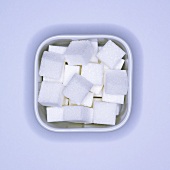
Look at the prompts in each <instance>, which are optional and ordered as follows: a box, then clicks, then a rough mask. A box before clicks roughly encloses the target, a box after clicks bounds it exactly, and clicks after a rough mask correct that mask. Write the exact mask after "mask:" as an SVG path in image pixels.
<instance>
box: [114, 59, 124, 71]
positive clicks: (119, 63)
mask: <svg viewBox="0 0 170 170" xmlns="http://www.w3.org/2000/svg"><path fill="white" fill-rule="evenodd" d="M124 62H125V60H124V59H121V60H120V61H119V62H118V63H117V64H116V65H115V66H114V68H113V69H114V70H121V69H122V67H123V64H124Z"/></svg>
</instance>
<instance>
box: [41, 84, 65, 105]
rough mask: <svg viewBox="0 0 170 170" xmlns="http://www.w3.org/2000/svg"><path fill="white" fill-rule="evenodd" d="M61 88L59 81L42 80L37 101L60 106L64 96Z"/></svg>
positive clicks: (42, 103)
mask: <svg viewBox="0 0 170 170" xmlns="http://www.w3.org/2000/svg"><path fill="white" fill-rule="evenodd" d="M63 88H64V86H63V85H62V84H61V83H57V82H48V81H43V82H42V84H41V89H40V93H39V97H38V102H39V103H40V104H41V105H43V106H61V105H62V103H63V98H64V96H63V94H62V91H63Z"/></svg>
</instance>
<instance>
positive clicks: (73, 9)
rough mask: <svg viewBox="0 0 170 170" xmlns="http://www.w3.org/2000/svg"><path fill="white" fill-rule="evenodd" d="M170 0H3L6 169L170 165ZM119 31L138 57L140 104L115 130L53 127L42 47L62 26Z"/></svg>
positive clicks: (1, 128) (1, 134)
mask: <svg viewBox="0 0 170 170" xmlns="http://www.w3.org/2000/svg"><path fill="white" fill-rule="evenodd" d="M169 21H170V1H168V0H164V1H161V0H158V1H154V0H151V1H148V2H145V1H138V2H137V1H135V0H132V1H123V0H120V1H111V0H108V1H101V0H99V1H94V0H91V1H78V0H75V1H71V0H65V1H60V0H58V1H45V0H42V1H33V0H30V1H19V0H18V1H17V0H16V1H12V0H11V1H8V0H7V1H5V0H3V1H1V2H0V28H1V29H0V80H1V83H0V89H1V92H0V115H1V116H0V169H2V170H11V169H12V170H18V169H24V170H30V169H41V170H46V169H50V170H53V169H55V170H56V169H62V170H66V169H74V170H77V169H78V170H79V169H88V170H89V169H97V170H103V169H109V170H110V169H116V170H124V169H138V170H139V169H141V170H143V169H154V170H160V169H169V167H170V161H169V157H170V145H169V143H170V136H169V129H170V122H169V121H170V109H169V108H170V76H169V73H170V66H169V65H170V50H169V47H170V43H169V37H170V22H169ZM76 33H77V34H89V33H91V34H93V33H94V34H100V33H101V34H113V35H116V36H119V37H121V38H123V39H124V40H125V41H126V42H127V43H128V44H129V45H130V47H131V49H132V52H133V57H134V84H133V87H134V90H133V99H134V100H133V108H132V114H131V117H130V119H129V121H128V123H127V124H126V125H125V126H124V127H123V128H122V129H120V130H118V131H116V132H111V133H98V134H97V133H91V134H88V133H71V134H68V133H64V134H62V133H52V132H49V131H47V130H45V129H43V128H42V127H41V126H40V125H39V124H38V122H37V121H36V119H35V115H34V109H33V65H34V56H35V51H36V49H37V47H38V45H39V44H40V43H41V42H42V41H43V40H44V39H46V38H48V37H49V36H52V35H58V34H76Z"/></svg>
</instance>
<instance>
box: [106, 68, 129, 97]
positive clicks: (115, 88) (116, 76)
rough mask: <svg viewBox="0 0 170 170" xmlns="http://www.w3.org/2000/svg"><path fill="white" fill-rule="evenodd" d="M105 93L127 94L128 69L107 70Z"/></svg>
mask: <svg viewBox="0 0 170 170" xmlns="http://www.w3.org/2000/svg"><path fill="white" fill-rule="evenodd" d="M104 86H105V93H107V94H112V95H126V94H127V91H128V78H127V73H126V70H107V71H106V73H105V85H104Z"/></svg>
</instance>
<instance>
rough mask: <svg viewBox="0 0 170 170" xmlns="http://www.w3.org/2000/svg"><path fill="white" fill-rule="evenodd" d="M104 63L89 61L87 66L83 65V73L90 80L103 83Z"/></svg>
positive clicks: (99, 83)
mask: <svg viewBox="0 0 170 170" xmlns="http://www.w3.org/2000/svg"><path fill="white" fill-rule="evenodd" d="M103 71H104V68H103V65H102V64H95V63H89V64H87V65H85V66H82V72H81V75H82V76H83V77H85V78H86V79H87V80H89V81H90V82H91V83H93V84H94V85H100V86H101V85H103Z"/></svg>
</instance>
